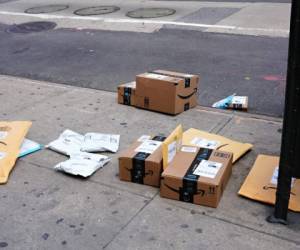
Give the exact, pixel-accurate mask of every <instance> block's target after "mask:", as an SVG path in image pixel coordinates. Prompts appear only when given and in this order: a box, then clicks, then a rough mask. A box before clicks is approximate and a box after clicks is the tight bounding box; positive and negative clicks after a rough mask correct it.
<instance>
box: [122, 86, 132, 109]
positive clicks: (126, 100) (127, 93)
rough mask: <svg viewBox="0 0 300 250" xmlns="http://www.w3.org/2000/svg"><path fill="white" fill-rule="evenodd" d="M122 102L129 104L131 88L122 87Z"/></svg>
mask: <svg viewBox="0 0 300 250" xmlns="http://www.w3.org/2000/svg"><path fill="white" fill-rule="evenodd" d="M123 103H124V104H125V105H130V104H131V88H128V87H125V88H124V95H123Z"/></svg>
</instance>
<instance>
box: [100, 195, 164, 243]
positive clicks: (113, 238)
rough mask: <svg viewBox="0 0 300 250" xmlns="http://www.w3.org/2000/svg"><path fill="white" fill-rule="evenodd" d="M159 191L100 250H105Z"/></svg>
mask: <svg viewBox="0 0 300 250" xmlns="http://www.w3.org/2000/svg"><path fill="white" fill-rule="evenodd" d="M158 193H159V191H157V192H156V194H155V195H154V196H153V197H152V198H151V199H150V200H149V202H147V203H146V204H145V205H144V206H142V207H141V208H140V209H139V210H138V211H137V212H136V213H135V215H133V216H132V217H131V219H129V221H128V222H127V223H126V224H125V225H124V226H123V227H121V229H120V230H119V231H118V232H117V233H116V234H115V235H114V236H113V237H112V239H111V240H110V241H109V242H108V243H106V244H105V245H104V246H103V247H102V249H106V248H107V247H108V246H109V245H110V244H111V243H112V242H113V241H114V240H115V239H116V238H117V237H118V236H119V235H120V234H121V232H122V231H123V230H124V229H125V228H126V227H127V226H128V225H129V224H130V223H131V222H132V221H133V220H134V219H135V218H136V217H137V216H138V215H139V214H140V213H141V212H142V211H143V210H144V209H145V208H146V207H147V206H148V205H149V204H150V203H151V202H152V201H153V199H154V198H155V197H156V196H157V195H158Z"/></svg>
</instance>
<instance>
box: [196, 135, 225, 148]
mask: <svg viewBox="0 0 300 250" xmlns="http://www.w3.org/2000/svg"><path fill="white" fill-rule="evenodd" d="M191 144H193V145H195V146H198V147H200V148H208V149H216V148H217V147H218V146H219V145H220V142H219V141H213V140H207V139H204V138H200V137H195V138H194V139H193V140H192V141H191Z"/></svg>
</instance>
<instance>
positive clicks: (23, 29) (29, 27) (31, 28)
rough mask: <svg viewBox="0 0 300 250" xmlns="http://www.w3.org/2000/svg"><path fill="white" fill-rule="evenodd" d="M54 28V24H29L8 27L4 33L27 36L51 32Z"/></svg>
mask: <svg viewBox="0 0 300 250" xmlns="http://www.w3.org/2000/svg"><path fill="white" fill-rule="evenodd" d="M55 26H56V23H54V22H29V23H21V24H15V25H11V26H9V27H8V28H7V29H6V31H7V32H9V33H17V34H28V33H34V32H41V31H47V30H52V29H54V28H55Z"/></svg>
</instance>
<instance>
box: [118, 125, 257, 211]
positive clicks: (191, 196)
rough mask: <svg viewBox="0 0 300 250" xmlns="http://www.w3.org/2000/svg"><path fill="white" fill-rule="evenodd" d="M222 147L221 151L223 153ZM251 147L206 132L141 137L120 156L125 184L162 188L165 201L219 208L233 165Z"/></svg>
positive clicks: (195, 131)
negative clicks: (166, 199) (171, 200)
mask: <svg viewBox="0 0 300 250" xmlns="http://www.w3.org/2000/svg"><path fill="white" fill-rule="evenodd" d="M220 148H222V150H220ZM251 148H252V145H251V144H248V143H240V142H236V141H233V140H229V139H227V138H225V137H222V136H219V135H214V134H210V133H207V132H204V131H200V130H195V129H190V130H187V131H186V132H184V133H183V130H182V126H181V125H179V126H178V127H177V128H176V129H175V130H174V131H173V132H172V133H171V134H170V135H169V136H167V137H165V136H162V135H158V136H154V137H151V136H145V135H144V136H141V137H140V138H139V139H138V140H137V141H136V142H134V143H133V144H132V145H131V146H130V147H129V148H128V149H127V150H125V151H124V152H123V153H121V155H120V156H119V177H120V180H122V181H128V182H133V183H138V184H144V185H150V186H155V187H160V195H161V197H164V198H169V199H173V200H179V201H184V202H189V203H194V204H198V205H205V206H210V207H217V206H218V204H219V201H220V200H221V197H222V194H223V191H224V189H225V187H226V185H227V183H228V181H229V179H230V176H231V173H232V165H233V163H234V162H235V161H236V160H237V159H239V158H240V157H241V156H242V155H243V154H245V153H246V152H247V151H248V150H250V149H251Z"/></svg>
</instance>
